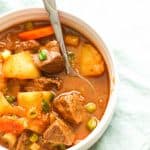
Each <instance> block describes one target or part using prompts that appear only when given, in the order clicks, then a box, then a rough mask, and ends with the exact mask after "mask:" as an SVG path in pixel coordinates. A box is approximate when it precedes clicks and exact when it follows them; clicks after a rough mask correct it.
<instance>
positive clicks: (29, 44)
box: [14, 40, 40, 50]
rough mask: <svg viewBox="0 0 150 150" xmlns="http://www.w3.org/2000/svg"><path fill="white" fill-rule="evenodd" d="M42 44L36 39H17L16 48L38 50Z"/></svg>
mask: <svg viewBox="0 0 150 150" xmlns="http://www.w3.org/2000/svg"><path fill="white" fill-rule="evenodd" d="M39 47H40V44H39V43H38V42H37V41H35V40H28V41H22V42H21V41H16V42H15V43H14V50H38V49H39Z"/></svg>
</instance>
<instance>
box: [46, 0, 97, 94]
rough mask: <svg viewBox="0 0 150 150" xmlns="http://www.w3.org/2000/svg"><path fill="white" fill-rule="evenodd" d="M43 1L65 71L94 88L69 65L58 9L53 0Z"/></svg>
mask: <svg viewBox="0 0 150 150" xmlns="http://www.w3.org/2000/svg"><path fill="white" fill-rule="evenodd" d="M43 3H44V6H45V9H46V10H47V12H48V14H49V18H50V21H51V25H52V27H53V29H54V32H55V36H56V39H57V41H58V42H59V44H60V50H61V53H62V55H63V57H64V61H65V68H66V73H67V74H68V75H70V76H74V77H79V78H81V79H82V80H84V81H85V82H87V83H88V84H89V85H90V86H91V88H92V89H94V87H93V85H92V84H91V82H89V80H87V79H86V78H84V77H83V76H81V75H80V74H79V73H77V72H76V71H75V70H73V68H72V66H71V65H70V62H69V59H68V55H67V50H66V46H65V43H64V39H63V33H62V28H61V24H60V19H59V14H58V10H57V8H56V2H55V0H43ZM94 91H95V90H94Z"/></svg>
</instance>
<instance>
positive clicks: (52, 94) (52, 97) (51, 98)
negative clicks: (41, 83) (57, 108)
mask: <svg viewBox="0 0 150 150" xmlns="http://www.w3.org/2000/svg"><path fill="white" fill-rule="evenodd" d="M54 97H55V93H54V92H51V93H50V96H49V101H50V102H52V101H53V99H54Z"/></svg>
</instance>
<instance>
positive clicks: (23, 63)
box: [3, 52, 40, 79]
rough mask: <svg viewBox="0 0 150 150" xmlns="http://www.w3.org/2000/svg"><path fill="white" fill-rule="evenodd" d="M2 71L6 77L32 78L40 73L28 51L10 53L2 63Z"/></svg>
mask: <svg viewBox="0 0 150 150" xmlns="http://www.w3.org/2000/svg"><path fill="white" fill-rule="evenodd" d="M3 73H4V76H5V77H6V78H18V79H33V78H37V77H39V76H40V73H39V71H38V69H37V68H36V66H35V65H34V62H33V60H32V56H31V54H30V53H29V52H21V53H18V54H14V55H11V56H10V57H9V58H8V59H7V60H6V61H5V62H4V64H3Z"/></svg>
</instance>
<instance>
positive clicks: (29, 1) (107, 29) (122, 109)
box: [0, 0, 150, 150]
mask: <svg viewBox="0 0 150 150" xmlns="http://www.w3.org/2000/svg"><path fill="white" fill-rule="evenodd" d="M57 3H58V8H59V9H61V10H63V11H67V12H69V13H72V14H74V15H76V16H78V17H79V18H81V19H83V20H84V21H85V22H87V23H88V24H89V25H91V26H92V27H93V28H94V29H95V30H96V31H97V32H98V34H99V35H100V36H101V37H102V39H103V40H104V41H105V43H106V45H107V46H108V48H109V50H110V51H111V52H112V54H113V55H114V60H115V63H116V68H117V72H118V75H119V83H118V92H117V96H118V98H117V99H118V100H117V106H116V110H115V113H114V116H113V119H112V121H111V123H110V125H109V127H108V129H107V130H106V132H105V133H104V134H103V136H102V138H101V139H99V141H98V142H97V143H96V144H95V145H94V146H93V147H92V148H91V150H150V67H149V65H150V18H149V14H150V9H149V1H148V0H113V1H112V0H82V1H81V0H69V1H68V0H57ZM26 7H43V4H42V0H0V13H1V14H4V13H6V12H8V11H10V10H17V9H21V8H26Z"/></svg>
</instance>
